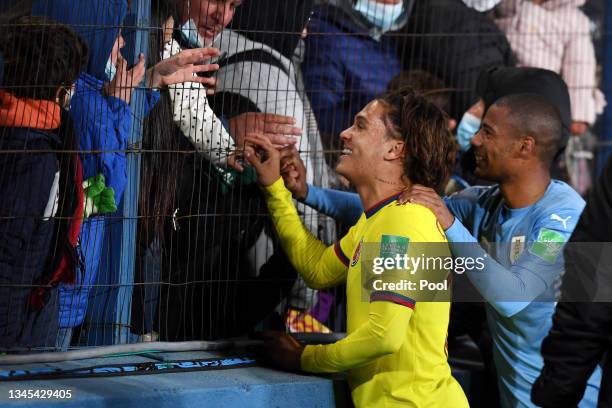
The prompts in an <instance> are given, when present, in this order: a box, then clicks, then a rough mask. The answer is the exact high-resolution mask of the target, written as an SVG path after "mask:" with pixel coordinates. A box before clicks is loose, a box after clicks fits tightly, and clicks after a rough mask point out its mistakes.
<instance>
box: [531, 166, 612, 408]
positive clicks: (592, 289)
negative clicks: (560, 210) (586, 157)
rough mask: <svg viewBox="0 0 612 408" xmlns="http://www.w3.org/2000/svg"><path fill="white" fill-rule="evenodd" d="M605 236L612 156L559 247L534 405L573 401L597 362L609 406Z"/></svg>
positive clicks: (611, 332) (610, 329) (611, 372)
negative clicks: (560, 261) (557, 291)
mask: <svg viewBox="0 0 612 408" xmlns="http://www.w3.org/2000/svg"><path fill="white" fill-rule="evenodd" d="M611 241H612V158H610V159H609V160H608V162H607V164H606V168H605V169H604V172H603V174H602V176H601V177H600V179H599V180H598V182H597V184H596V185H595V186H594V187H593V189H592V191H591V192H590V193H589V195H588V198H587V205H586V208H585V210H584V212H583V213H582V215H581V217H580V221H579V222H578V225H577V226H576V229H575V230H574V233H573V235H572V238H571V239H570V242H569V243H568V245H566V247H565V262H566V273H565V276H564V278H563V284H562V287H561V301H560V302H559V303H558V305H557V308H556V311H555V314H554V316H553V326H552V328H551V331H550V333H549V335H548V337H547V338H546V339H545V340H544V342H543V344H542V355H543V357H544V368H543V370H542V373H541V375H540V377H539V378H538V379H537V381H536V382H535V384H534V386H533V389H532V393H531V398H532V401H533V402H534V403H536V404H538V405H540V406H543V407H557V408H558V407H575V406H576V405H577V403H578V402H579V401H580V399H581V398H582V395H583V393H584V390H585V386H586V382H587V379H588V378H589V377H590V375H591V374H592V372H593V370H594V369H595V368H596V366H597V364H598V363H600V362H602V363H603V376H602V382H601V389H600V393H599V403H598V406H599V407H612V353H611V351H612V290H611V286H612V244H610V242H611ZM602 360H603V361H602Z"/></svg>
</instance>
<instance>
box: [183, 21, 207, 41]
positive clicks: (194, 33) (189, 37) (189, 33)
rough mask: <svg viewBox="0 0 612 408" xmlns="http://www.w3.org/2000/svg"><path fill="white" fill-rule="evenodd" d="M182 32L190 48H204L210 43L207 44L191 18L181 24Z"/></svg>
mask: <svg viewBox="0 0 612 408" xmlns="http://www.w3.org/2000/svg"><path fill="white" fill-rule="evenodd" d="M181 34H183V38H185V41H187V45H188V46H189V47H190V48H203V47H205V46H207V45H210V44H206V41H205V40H204V38H202V36H201V35H200V33H198V26H197V25H196V23H195V22H194V21H193V19H191V18H190V19H189V20H187V22H186V23H185V24H183V25H182V26H181Z"/></svg>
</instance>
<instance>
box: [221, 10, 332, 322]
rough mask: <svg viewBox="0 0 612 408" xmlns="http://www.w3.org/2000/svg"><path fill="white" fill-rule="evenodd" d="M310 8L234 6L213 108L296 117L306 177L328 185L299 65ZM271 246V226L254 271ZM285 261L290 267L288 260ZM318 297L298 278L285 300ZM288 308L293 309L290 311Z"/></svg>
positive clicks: (322, 232) (321, 224) (317, 229)
mask: <svg viewBox="0 0 612 408" xmlns="http://www.w3.org/2000/svg"><path fill="white" fill-rule="evenodd" d="M312 11H313V1H311V0H256V1H253V0H251V1H245V2H244V3H243V4H242V6H241V7H240V8H239V9H238V10H237V12H236V15H235V17H234V20H233V21H232V30H228V31H225V32H223V34H222V35H221V38H220V41H219V42H218V44H219V49H220V50H221V52H222V53H223V55H224V59H223V60H222V61H220V65H221V67H220V70H219V74H218V76H217V80H218V82H217V92H216V95H215V97H214V100H215V108H216V110H217V111H218V112H219V113H220V114H221V115H222V116H224V117H229V118H231V117H233V116H236V115H237V114H241V113H244V112H249V111H262V112H270V113H275V114H280V115H287V116H292V117H294V118H295V121H296V123H295V125H296V126H297V127H298V128H300V129H301V133H302V137H301V138H300V140H299V142H298V143H297V144H296V147H297V148H298V149H299V151H300V152H302V153H301V154H302V157H303V159H304V162H305V163H306V166H307V168H308V174H309V182H310V183H315V184H317V185H322V186H328V187H329V186H330V173H331V170H330V169H329V167H328V165H327V163H326V162H325V156H324V154H323V145H322V142H321V136H320V134H319V130H318V127H317V122H316V120H315V117H314V114H313V112H312V109H311V107H310V102H309V100H308V98H307V96H306V95H305V94H304V92H303V91H304V85H303V82H302V76H301V73H300V70H299V67H300V63H301V60H302V56H303V38H305V37H306V35H307V28H306V25H307V22H308V19H309V18H310V16H311V15H312ZM298 210H299V211H300V213H301V214H302V216H303V219H304V222H305V224H306V225H307V226H308V228H309V229H310V231H311V232H312V233H313V234H315V235H317V236H318V237H319V238H320V239H322V240H323V241H324V242H327V243H331V242H332V241H333V240H334V239H335V228H334V223H333V221H332V220H331V219H329V218H328V217H326V216H323V215H319V214H318V213H317V212H316V211H314V210H312V209H311V208H310V207H306V206H304V205H302V204H300V205H299V207H298ZM275 246H276V245H275V244H274V242H273V240H272V238H271V234H270V231H266V230H264V231H262V233H261V235H260V236H259V237H258V239H257V241H256V243H255V246H254V247H253V248H251V249H250V257H251V265H252V266H253V273H254V274H255V275H256V274H257V273H258V271H259V270H260V268H261V267H262V266H263V265H264V264H266V263H267V262H269V261H270V258H271V257H272V256H273V254H274V253H275V251H274V247H275ZM278 256H279V255H278V254H277V255H276V257H278ZM283 258H284V257H283ZM272 262H275V260H272ZM284 265H285V266H284V267H286V268H292V267H291V265H290V263H289V262H284ZM279 267H282V266H281V265H279ZM316 300H317V295H316V293H315V292H314V291H313V290H311V289H309V288H308V287H306V285H305V284H304V282H303V281H301V279H299V281H298V282H296V286H295V287H294V289H293V291H292V293H291V295H290V297H289V299H288V305H287V306H288V307H289V308H291V309H298V310H300V311H306V310H308V309H310V308H311V307H312V306H313V305H314V303H315V302H316ZM289 314H295V313H294V312H292V311H289ZM303 318H304V316H301V317H300V319H303ZM315 324H316V323H315ZM290 326H291V324H290ZM321 329H322V330H324V328H323V327H321Z"/></svg>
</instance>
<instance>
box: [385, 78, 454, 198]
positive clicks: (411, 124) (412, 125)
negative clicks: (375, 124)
mask: <svg viewBox="0 0 612 408" xmlns="http://www.w3.org/2000/svg"><path fill="white" fill-rule="evenodd" d="M378 100H379V101H381V102H382V103H383V104H384V105H386V106H387V107H388V110H387V113H386V117H385V122H386V123H387V127H388V128H389V129H390V130H391V132H389V133H390V135H392V137H394V138H396V139H400V140H403V141H404V143H405V145H404V149H405V157H404V174H405V175H406V176H407V177H408V178H409V179H410V181H411V182H412V183H415V184H421V185H424V186H426V187H431V188H433V189H435V190H436V191H438V192H439V193H442V192H443V191H444V187H445V185H446V183H447V181H448V178H449V177H450V175H451V171H452V168H453V165H454V163H455V156H456V152H457V149H456V146H455V143H454V142H453V138H452V134H451V132H450V130H449V129H448V118H447V116H446V114H445V113H444V112H442V111H441V110H440V109H439V108H438V107H437V106H436V105H434V104H433V103H432V102H429V101H428V100H427V99H426V98H425V97H423V96H419V95H417V94H416V93H415V92H414V91H413V90H412V89H410V88H402V89H398V90H396V91H392V92H389V93H387V94H384V95H382V96H381V97H379V98H378Z"/></svg>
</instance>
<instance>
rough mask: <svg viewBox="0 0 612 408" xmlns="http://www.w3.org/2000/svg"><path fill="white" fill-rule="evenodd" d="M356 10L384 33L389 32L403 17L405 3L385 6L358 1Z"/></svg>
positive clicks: (366, 0) (371, 0)
mask: <svg viewBox="0 0 612 408" xmlns="http://www.w3.org/2000/svg"><path fill="white" fill-rule="evenodd" d="M355 10H357V11H358V12H360V13H361V14H363V16H364V17H365V18H367V19H368V21H369V22H370V23H372V24H373V25H374V26H375V27H378V28H380V29H381V30H382V31H383V32H386V31H389V30H390V29H391V27H392V26H393V23H395V22H396V21H397V19H398V18H399V17H400V16H401V15H402V12H403V11H404V2H403V1H400V2H399V3H397V4H383V3H378V2H377V1H374V0H357V4H355Z"/></svg>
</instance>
